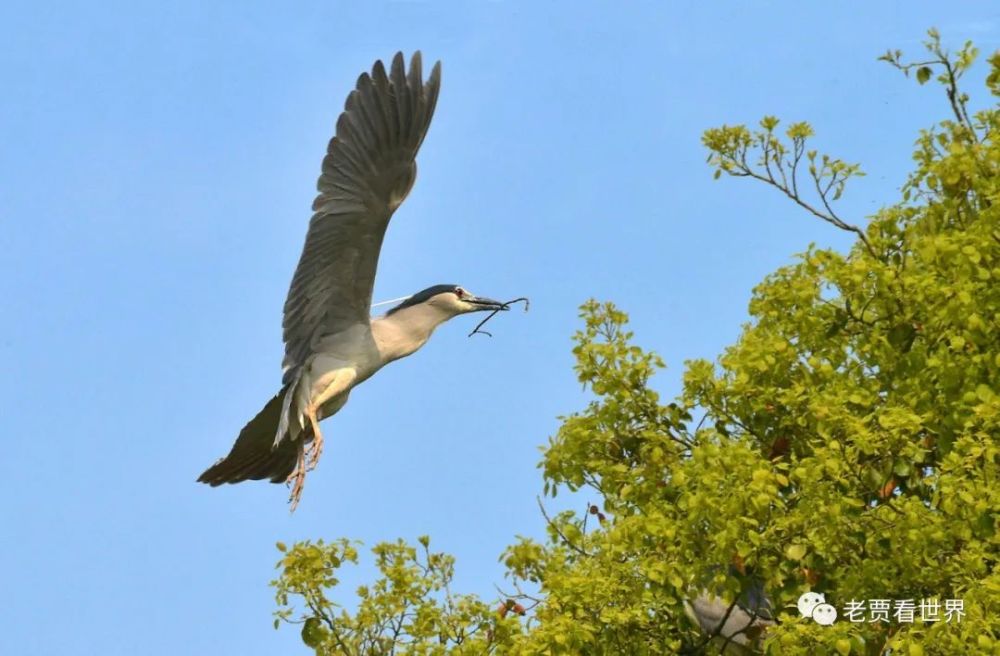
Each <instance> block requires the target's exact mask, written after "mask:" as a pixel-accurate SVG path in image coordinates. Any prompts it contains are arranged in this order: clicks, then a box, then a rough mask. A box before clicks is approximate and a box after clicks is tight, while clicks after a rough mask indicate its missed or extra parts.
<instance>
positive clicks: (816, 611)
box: [812, 604, 837, 626]
mask: <svg viewBox="0 0 1000 656" xmlns="http://www.w3.org/2000/svg"><path fill="white" fill-rule="evenodd" d="M812 618H813V619H814V620H816V623H817V624H822V625H823V626H830V625H831V624H833V623H834V622H836V621H837V609H836V608H834V607H833V606H831V605H830V604H817V605H816V607H815V608H813V612H812Z"/></svg>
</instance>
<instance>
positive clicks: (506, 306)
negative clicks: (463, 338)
mask: <svg viewBox="0 0 1000 656" xmlns="http://www.w3.org/2000/svg"><path fill="white" fill-rule="evenodd" d="M522 301H523V302H524V311H525V312H527V311H528V305H529V303H530V301H528V299H527V298H525V297H523V296H522V297H520V298H515V299H514V300H512V301H507V302H506V303H501V304H500V307H498V308H497V309H495V310H493V311H492V312H490V313H489V315H487V317H486V318H485V319H483V320H482V321H480V322H479V324H478V325H477V326H476V327H475V328H474V329H473V330H472V332H471V333H469V337H472V336H473V335H475V334H476V333H479V334H481V335H486V336H487V337H493V333H489V332H486V331H485V330H480V328H482V327H483V325H484V324H485V323H486V322H487V321H489V320H490V319H492V318H493V317H495V316H496V315H497V313H498V312H503V311H505V310H509V309H510V306H511V305H513V304H514V303H520V302H522Z"/></svg>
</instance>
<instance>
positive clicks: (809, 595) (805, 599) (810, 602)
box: [797, 592, 826, 617]
mask: <svg viewBox="0 0 1000 656" xmlns="http://www.w3.org/2000/svg"><path fill="white" fill-rule="evenodd" d="M825 603H826V597H824V596H823V595H821V594H820V593H818V592H803V593H802V596H801V597H799V603H798V604H797V605H798V607H799V613H801V614H802V617H812V616H813V610H815V609H816V606H819V605H820V604H825Z"/></svg>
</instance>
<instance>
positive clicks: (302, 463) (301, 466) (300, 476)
mask: <svg viewBox="0 0 1000 656" xmlns="http://www.w3.org/2000/svg"><path fill="white" fill-rule="evenodd" d="M286 482H287V483H290V484H291V485H292V493H291V494H290V495H289V497H288V503H290V504H291V505H292V507H291V508H290V509H289V511H290V512H295V509H296V508H297V507H298V506H299V499H301V498H302V488H303V487H305V484H306V451H305V444H304V443H303V442H299V458H298V461H297V462H296V464H295V469H293V470H292V473H291V474H289V476H288V479H287V481H286Z"/></svg>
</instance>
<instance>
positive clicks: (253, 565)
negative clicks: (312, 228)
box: [0, 1, 1000, 655]
mask: <svg viewBox="0 0 1000 656" xmlns="http://www.w3.org/2000/svg"><path fill="white" fill-rule="evenodd" d="M536 5H537V6H536ZM861 7H862V5H860V4H851V5H843V6H841V7H831V6H830V3H824V4H820V3H801V2H757V3H654V2H646V3H630V4H629V9H627V10H622V9H615V8H612V4H611V3H596V2H583V3H580V2H559V3H530V4H529V3H501V2H492V3H454V4H452V3H433V4H431V3H411V2H397V3H382V4H379V3H370V2H366V3H349V4H348V3H333V2H305V1H303V2H296V3H266V4H265V3H243V2H218V3H202V2H186V1H180V2H172V3H136V2H104V3H96V4H95V3H66V2H55V3H49V4H47V5H45V6H41V5H40V3H34V2H19V1H14V2H7V3H4V5H3V7H2V8H0V82H2V85H3V90H4V98H5V100H4V102H3V103H0V153H2V154H0V179H2V180H3V184H2V186H0V222H2V228H3V229H2V230H0V253H2V255H0V313H2V316H3V321H2V322H0V371H3V373H4V375H3V376H2V377H0V417H2V419H3V428H2V430H3V432H4V434H3V443H4V445H5V452H4V454H3V458H2V460H0V498H2V499H3V501H2V502H0V520H2V526H3V530H2V531H0V562H2V563H3V566H4V567H3V586H2V589H3V592H2V594H0V617H2V618H3V620H2V624H3V625H4V629H3V631H0V652H2V653H9V654H66V653H74V654H102V655H107V654H131V653H144V654H171V655H172V654H177V653H185V654H209V653H212V654H229V653H240V654H248V655H252V654H272V653H275V652H278V651H281V652H283V653H295V652H296V649H297V648H296V646H295V645H296V644H298V637H297V635H296V632H295V631H293V630H288V629H283V630H281V631H277V632H276V631H274V630H272V629H271V627H270V619H271V618H270V613H271V611H272V610H273V608H274V604H273V597H272V592H271V590H270V589H269V588H268V586H267V583H268V581H269V580H270V578H272V576H273V574H274V570H273V565H274V563H275V561H276V560H277V556H278V553H277V552H276V550H275V548H274V543H275V541H276V540H284V541H293V540H296V539H302V538H320V537H325V538H335V537H340V536H348V537H351V538H355V539H360V540H363V541H364V542H365V543H367V544H369V545H370V544H373V543H375V542H376V541H379V540H383V539H395V538H396V537H404V538H406V539H409V540H414V539H415V538H416V536H418V535H420V534H424V533H427V534H430V535H431V536H432V545H433V546H434V547H436V548H439V549H443V550H446V551H449V552H451V553H453V554H455V555H456V556H457V558H458V576H457V578H458V581H457V583H456V586H455V587H456V588H457V589H461V590H466V591H471V592H478V593H481V594H484V595H487V596H489V595H492V594H493V584H494V583H502V570H501V567H500V566H499V564H498V563H497V557H498V556H499V554H500V552H501V551H502V549H503V547H504V546H505V545H507V544H509V543H511V542H512V541H513V539H514V536H515V534H525V535H537V534H539V533H540V531H541V526H542V520H541V518H540V516H539V513H538V510H537V507H536V505H535V496H536V494H538V493H539V492H540V490H541V479H540V475H539V472H538V470H537V469H536V467H535V465H536V463H537V462H538V460H539V451H538V447H539V446H540V445H542V444H544V443H545V442H546V440H547V438H548V436H549V435H551V434H553V433H554V431H555V430H556V428H557V426H558V419H557V417H558V416H559V415H565V414H568V413H570V412H573V411H575V410H577V409H580V408H582V407H583V405H584V404H585V403H586V400H587V396H586V394H585V393H583V392H582V391H581V390H580V386H579V384H578V383H577V381H576V379H575V377H574V375H573V372H572V370H571V366H572V358H571V354H570V347H571V342H570V336H571V335H572V333H573V332H574V330H576V328H577V327H578V325H579V322H578V319H577V306H578V305H579V304H580V303H581V302H582V301H584V300H586V299H587V298H590V297H596V298H598V299H602V300H603V299H609V300H613V301H615V302H616V303H618V304H619V305H620V306H621V307H622V308H623V309H625V310H626V311H627V312H629V313H630V314H631V317H632V322H633V328H634V330H635V333H636V339H637V341H638V342H639V343H640V344H641V345H643V346H645V347H648V348H651V349H654V350H656V351H658V352H659V353H660V354H661V355H662V356H663V357H664V358H665V359H666V360H667V362H668V364H669V369H668V370H667V371H666V372H664V373H663V374H662V375H661V376H660V377H659V379H658V380H657V385H658V387H659V388H660V389H662V390H663V391H664V392H665V393H667V394H674V393H676V391H677V390H678V388H679V385H678V381H679V377H680V373H681V372H682V370H683V362H684V360H686V359H689V358H694V357H709V358H712V357H714V356H715V355H716V354H718V353H719V352H720V350H721V349H722V348H723V347H724V346H725V345H726V344H728V343H730V342H731V341H733V340H734V338H735V337H736V336H737V335H738V331H739V327H740V324H741V323H742V322H743V321H745V320H746V305H747V301H748V299H749V295H750V290H751V288H752V287H753V285H754V284H755V283H756V282H758V281H759V280H760V279H761V278H762V277H763V276H764V275H766V274H767V273H768V272H770V271H772V270H773V269H775V268H776V267H778V266H780V265H782V264H784V263H786V262H788V261H789V260H790V258H791V256H792V254H793V253H795V252H799V251H801V250H803V249H804V248H805V247H806V246H807V245H808V244H809V243H810V242H816V243H818V244H821V245H829V246H833V247H837V248H845V247H846V246H847V245H848V244H849V240H848V239H847V237H846V236H845V235H844V234H841V233H838V232H836V231H834V230H833V229H832V228H830V227H829V226H827V225H825V224H823V223H821V222H819V221H816V220H811V219H810V218H809V217H808V216H805V215H803V214H802V213H801V212H799V211H797V210H796V208H795V207H794V206H792V205H791V204H790V203H788V202H787V201H785V200H784V199H782V198H781V197H779V195H778V194H777V193H775V192H773V191H772V190H769V189H765V188H762V187H760V186H759V185H754V184H750V183H748V182H746V181H743V180H722V181H719V182H713V180H712V176H711V171H710V170H709V169H708V168H707V167H706V165H705V163H704V160H705V152H704V150H703V148H702V147H701V145H700V142H699V137H700V134H701V132H702V130H704V129H705V128H708V127H712V126H716V125H719V124H722V123H737V122H748V121H749V122H752V121H756V120H757V119H758V118H759V117H760V116H762V115H764V114H777V115H779V116H781V117H783V118H785V119H786V120H802V119H805V120H809V121H811V122H812V123H813V125H814V127H815V129H816V131H817V133H818V136H817V138H816V141H815V143H816V145H817V147H819V148H821V149H823V150H826V151H829V152H831V153H833V154H835V155H838V156H841V157H843V158H844V159H846V160H848V161H859V162H861V163H862V164H863V167H864V169H865V170H866V171H867V172H868V176H867V177H865V178H863V179H861V180H858V181H857V182H856V183H855V184H854V185H853V186H852V187H851V188H850V189H849V190H848V192H847V194H846V196H845V198H844V200H843V202H842V206H841V207H842V213H843V215H845V216H847V217H852V218H853V219H854V220H856V221H858V222H863V220H864V219H863V217H864V216H865V215H867V214H870V213H871V212H873V211H875V210H877V209H878V208H879V207H880V206H882V205H884V204H888V203H891V202H892V201H893V200H894V198H895V197H896V193H897V189H898V187H899V185H900V183H901V182H902V180H903V177H904V174H905V172H906V171H907V170H908V168H909V166H910V159H909V149H910V145H911V144H912V142H913V140H914V138H915V136H916V133H917V130H918V129H919V128H921V127H925V126H927V125H929V124H930V123H931V122H933V121H935V120H937V119H938V118H941V117H943V116H944V112H945V109H946V106H945V104H944V101H943V97H942V96H941V95H940V94H939V93H937V92H935V91H932V90H930V89H920V88H918V87H917V86H916V85H915V84H914V83H912V81H907V80H905V79H903V78H902V76H901V75H899V74H898V73H896V72H895V71H893V70H891V69H889V68H888V67H887V66H886V65H884V64H881V63H878V62H876V61H875V58H876V56H877V55H879V54H880V53H882V52H883V51H884V50H885V49H886V48H888V47H893V48H895V47H899V48H902V49H904V51H908V52H912V53H914V54H916V53H917V52H918V49H919V41H920V39H921V38H922V37H923V34H924V31H925V30H926V28H928V27H930V26H932V25H936V26H937V27H939V28H940V29H941V31H942V33H943V35H944V38H945V40H946V41H948V42H950V43H952V44H956V45H957V44H958V43H960V42H961V41H962V40H964V39H966V38H972V39H974V40H976V41H977V42H978V43H979V44H980V46H981V47H982V49H983V50H984V51H990V50H993V49H995V48H997V47H998V46H1000V11H998V10H996V9H995V8H990V7H989V6H988V5H987V3H975V2H968V3H961V2H957V3H951V4H950V6H949V8H948V9H947V11H945V10H944V9H942V8H941V4H940V3H937V2H933V3H932V2H907V3H901V2H894V3H879V4H878V6H872V5H871V4H866V5H864V8H863V9H862V8H861ZM417 48H419V49H421V50H422V51H423V53H424V57H425V61H434V60H437V59H440V60H442V62H443V69H444V70H443V82H442V90H441V96H440V100H439V103H438V108H437V113H436V116H435V118H434V122H433V124H432V126H431V130H430V133H429V135H428V137H427V139H426V141H425V142H424V146H423V149H422V151H421V153H420V157H419V166H420V174H419V177H418V181H417V184H416V186H415V188H414V190H413V193H412V194H411V196H410V198H409V199H408V200H407V202H406V203H405V204H404V205H403V207H402V208H401V210H400V211H399V212H398V213H397V214H396V216H395V218H394V220H393V223H392V225H391V227H390V229H389V234H388V237H387V240H386V244H385V247H384V249H383V252H382V261H381V264H380V268H379V278H378V283H377V286H376V299H377V300H378V299H385V298H394V297H398V296H402V295H405V294H408V293H412V292H414V291H417V290H419V289H422V288H424V287H426V286H429V285H431V284H435V283H441V282H456V283H459V284H462V285H465V286H467V287H468V288H469V289H471V290H472V291H474V292H476V293H480V294H484V295H489V296H494V297H499V298H509V297H513V296H520V295H526V296H529V297H531V301H532V304H531V311H530V312H529V313H528V314H521V313H511V314H508V315H504V316H502V317H499V318H498V319H497V320H494V322H493V323H492V324H491V330H492V331H493V333H494V335H495V337H494V338H493V339H489V338H484V337H481V336H477V337H476V338H473V339H467V338H466V334H467V333H468V332H469V330H471V327H472V325H474V321H473V319H474V318H473V317H466V318H464V319H458V320H456V321H454V322H453V323H452V324H449V325H446V326H444V327H443V328H442V329H440V330H439V332H438V333H437V334H436V335H435V337H434V339H433V340H432V341H431V342H430V344H429V345H428V346H427V347H426V348H425V349H424V350H422V351H421V352H420V353H418V354H417V355H415V356H414V357H412V358H409V359H406V360H403V361H400V362H398V363H395V364H393V365H392V366H391V367H389V368H387V369H385V370H383V371H382V372H381V373H380V374H379V375H378V376H376V377H375V378H373V379H372V380H370V381H368V382H366V383H365V384H364V385H363V386H362V387H360V388H359V389H358V390H356V391H355V392H354V394H353V395H352V397H351V402H350V403H349V404H348V405H347V407H346V408H345V409H344V410H343V411H342V412H341V413H340V414H339V415H337V416H336V417H335V418H333V419H331V420H329V421H327V422H326V423H325V425H324V426H325V427H324V433H325V435H326V436H327V447H326V451H325V453H324V458H323V461H322V463H321V465H320V467H319V469H318V470H317V471H316V472H314V473H313V474H312V475H311V476H310V478H309V481H308V484H307V486H306V491H305V497H304V500H303V503H302V505H301V507H300V509H299V510H298V512H296V513H295V515H294V516H290V515H289V513H288V509H287V506H286V503H285V501H286V498H287V494H286V490H285V489H284V488H283V487H280V486H272V485H268V484H264V483H256V484H243V485H239V486H229V487H225V488H220V489H210V488H208V487H205V486H201V485H197V484H195V482H194V479H195V477H196V476H197V475H198V473H200V472H201V471H202V469H204V467H205V466H207V465H209V464H211V463H212V462H213V461H214V460H215V459H216V458H218V457H219V456H221V455H223V454H224V453H225V452H226V451H227V450H228V449H229V446H230V444H231V441H232V439H233V438H234V437H235V435H236V433H237V432H238V430H239V428H240V427H241V426H242V425H243V424H244V422H245V421H246V420H247V419H249V418H250V417H251V416H253V414H254V413H255V412H256V411H257V410H258V409H259V407H260V406H261V405H262V404H263V403H264V401H265V400H266V399H268V398H269V397H270V395H271V394H273V393H274V392H275V391H276V390H277V388H278V385H279V382H280V367H279V365H280V359H281V354H282V345H281V335H280V321H281V306H282V302H283V300H284V295H285V292H286V290H287V285H288V282H289V279H290V276H291V273H292V270H293V268H294V266H295V262H296V260H297V258H298V255H299V250H300V248H301V245H302V239H303V237H304V234H305V228H306V222H307V220H308V218H309V206H310V202H311V201H312V198H313V193H314V185H315V180H316V176H317V174H318V170H319V163H320V159H321V156H322V153H323V149H324V147H325V144H326V141H327V139H328V138H329V136H330V133H331V131H332V129H333V125H334V121H335V120H336V117H337V115H338V113H339V111H340V109H341V107H342V105H343V100H344V98H345V96H346V94H347V92H348V91H349V90H350V88H351V86H352V85H353V83H354V80H355V79H356V78H357V76H358V74H359V73H360V72H361V71H363V70H366V69H369V68H370V66H371V64H372V62H373V61H374V60H375V59H376V58H388V57H391V56H392V54H393V53H394V52H395V51H396V50H400V49H401V50H404V51H406V52H410V51H412V50H414V49H417ZM970 82H971V81H970ZM975 86H976V85H975V83H973V84H971V85H970V88H972V89H973V90H975ZM366 576H367V572H366V570H364V569H362V570H361V571H360V573H358V574H349V575H347V576H345V579H344V580H345V586H346V589H345V590H344V592H345V593H347V592H348V591H349V590H350V589H352V588H353V586H354V585H356V584H357V583H359V582H360V581H361V580H362V579H363V578H365V577H366ZM298 649H301V648H298ZM302 653H304V651H303V652H302Z"/></svg>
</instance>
